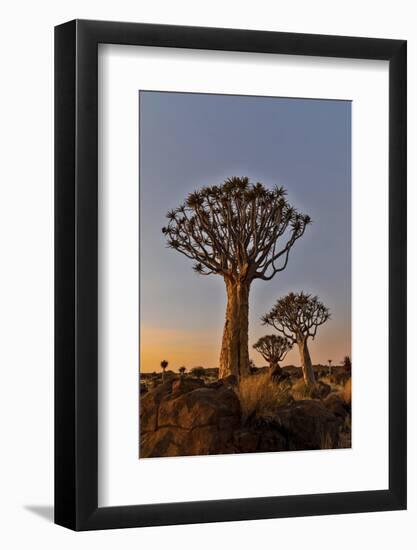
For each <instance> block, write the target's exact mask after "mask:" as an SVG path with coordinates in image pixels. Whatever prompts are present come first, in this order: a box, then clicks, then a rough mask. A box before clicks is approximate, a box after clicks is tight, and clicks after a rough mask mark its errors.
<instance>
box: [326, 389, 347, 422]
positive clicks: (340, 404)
mask: <svg viewBox="0 0 417 550" xmlns="http://www.w3.org/2000/svg"><path fill="white" fill-rule="evenodd" d="M323 405H324V406H325V407H326V408H327V409H328V410H329V411H330V412H332V413H333V414H334V415H335V416H337V417H339V418H341V419H342V420H344V419H345V418H346V416H347V415H348V414H349V410H348V406H347V405H346V403H345V401H344V399H343V397H342V395H340V393H331V394H330V395H328V396H327V397H326V398H325V399H323Z"/></svg>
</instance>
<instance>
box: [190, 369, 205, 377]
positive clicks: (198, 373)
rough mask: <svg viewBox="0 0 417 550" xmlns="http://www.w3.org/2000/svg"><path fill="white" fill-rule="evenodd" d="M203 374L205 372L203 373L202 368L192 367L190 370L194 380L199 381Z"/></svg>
mask: <svg viewBox="0 0 417 550" xmlns="http://www.w3.org/2000/svg"><path fill="white" fill-rule="evenodd" d="M205 372H206V371H205V369H204V367H193V368H192V369H191V374H192V375H193V376H195V377H196V378H198V379H199V380H200V379H201V378H203V376H204V374H205Z"/></svg>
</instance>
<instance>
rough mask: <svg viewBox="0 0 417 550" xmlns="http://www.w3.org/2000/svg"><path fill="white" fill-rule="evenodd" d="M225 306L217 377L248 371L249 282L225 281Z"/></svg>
mask: <svg viewBox="0 0 417 550" xmlns="http://www.w3.org/2000/svg"><path fill="white" fill-rule="evenodd" d="M226 292H227V307H226V320H225V324H224V330H223V340H222V348H221V352H220V365H219V378H225V377H226V376H229V375H231V374H233V375H234V376H236V378H237V379H239V378H240V377H242V376H245V375H246V374H248V372H249V349H248V330H249V284H247V283H246V282H240V281H237V282H236V281H230V280H227V281H226Z"/></svg>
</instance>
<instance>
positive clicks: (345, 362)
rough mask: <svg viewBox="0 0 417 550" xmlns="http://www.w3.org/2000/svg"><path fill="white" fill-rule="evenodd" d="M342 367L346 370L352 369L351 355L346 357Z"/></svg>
mask: <svg viewBox="0 0 417 550" xmlns="http://www.w3.org/2000/svg"><path fill="white" fill-rule="evenodd" d="M342 365H343V366H344V367H345V369H350V368H352V361H351V360H350V357H349V355H345V356H344V358H343V361H342Z"/></svg>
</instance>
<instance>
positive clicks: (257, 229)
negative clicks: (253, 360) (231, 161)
mask: <svg viewBox="0 0 417 550" xmlns="http://www.w3.org/2000/svg"><path fill="white" fill-rule="evenodd" d="M285 196H286V191H285V189H283V188H282V187H274V188H273V189H267V188H266V187H265V186H264V185H263V184H262V183H256V184H253V183H250V182H249V179H248V178H246V177H243V178H238V177H233V178H229V179H228V180H226V181H225V182H224V183H223V184H222V185H213V186H211V187H203V188H202V189H201V190H199V191H196V192H194V193H191V194H190V195H189V196H188V198H187V199H186V200H185V202H184V203H183V204H182V205H180V206H179V207H178V208H176V209H174V210H171V211H169V212H168V214H167V218H168V224H167V226H166V227H163V228H162V232H163V234H164V235H165V237H166V239H167V243H168V246H169V247H170V248H172V249H174V250H176V251H177V252H179V253H181V254H183V255H184V256H185V257H186V258H188V259H190V260H192V261H194V270H195V272H196V273H198V274H199V275H220V276H221V277H223V279H224V282H225V285H226V293H227V306H226V319H225V325H224V330H223V340H222V346H221V352H220V361H219V378H225V377H226V376H229V375H231V374H232V375H235V376H236V378H237V379H239V377H240V376H245V375H246V374H248V373H249V349H248V327H249V289H250V286H251V283H252V281H254V280H255V279H261V280H263V281H269V280H271V279H272V278H273V277H274V276H275V275H276V273H278V272H280V271H282V270H283V269H285V267H286V266H287V262H288V257H289V253H290V250H291V248H292V246H293V245H294V243H295V242H296V241H297V240H298V239H299V238H300V237H301V236H302V235H303V234H304V231H305V228H306V226H307V225H308V224H309V223H310V218H309V216H305V215H303V214H300V213H298V212H297V211H296V210H295V209H294V208H293V207H292V206H291V205H290V204H289V203H288V202H287V200H286V198H285Z"/></svg>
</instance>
